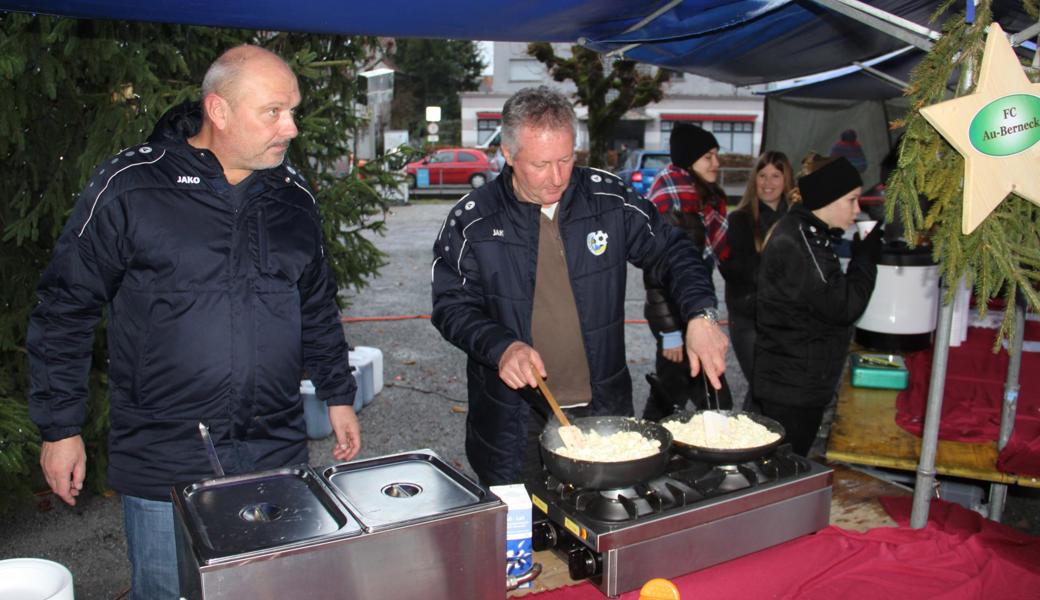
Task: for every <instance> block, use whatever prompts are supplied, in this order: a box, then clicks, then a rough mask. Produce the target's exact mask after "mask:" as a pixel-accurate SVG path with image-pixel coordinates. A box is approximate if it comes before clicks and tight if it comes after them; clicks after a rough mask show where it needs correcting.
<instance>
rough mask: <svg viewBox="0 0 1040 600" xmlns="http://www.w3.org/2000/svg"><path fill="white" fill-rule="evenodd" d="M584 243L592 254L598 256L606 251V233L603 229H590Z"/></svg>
mask: <svg viewBox="0 0 1040 600" xmlns="http://www.w3.org/2000/svg"><path fill="white" fill-rule="evenodd" d="M585 245H587V246H588V247H589V252H591V253H592V255H593V256H599V255H600V254H603V253H604V252H606V251H607V234H606V233H605V232H603V231H591V232H589V235H587V236H586V237H585Z"/></svg>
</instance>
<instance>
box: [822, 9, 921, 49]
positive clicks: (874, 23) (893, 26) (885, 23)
mask: <svg viewBox="0 0 1040 600" xmlns="http://www.w3.org/2000/svg"><path fill="white" fill-rule="evenodd" d="M812 1H813V2H815V3H816V4H819V5H820V6H823V7H824V8H827V9H829V10H832V11H834V12H836V13H838V14H841V15H844V16H846V17H848V18H850V19H853V20H854V21H857V22H859V23H863V24H864V25H866V26H868V27H873V28H874V29H877V30H878V31H880V32H882V33H886V34H888V35H890V36H892V37H894V38H896V39H899V40H902V41H904V42H906V43H907V44H912V45H914V46H917V47H918V48H920V49H921V50H924V51H925V52H927V51H929V50H931V49H932V46H933V45H934V41H935V40H937V39H939V32H937V31H934V30H932V29H929V28H927V27H924V26H922V25H918V24H917V23H914V22H913V21H911V20H910V19H904V18H903V17H900V16H897V15H894V14H892V13H890V12H886V11H884V10H881V9H880V8H876V7H874V6H871V5H869V4H867V3H866V2H860V1H859V0H812Z"/></svg>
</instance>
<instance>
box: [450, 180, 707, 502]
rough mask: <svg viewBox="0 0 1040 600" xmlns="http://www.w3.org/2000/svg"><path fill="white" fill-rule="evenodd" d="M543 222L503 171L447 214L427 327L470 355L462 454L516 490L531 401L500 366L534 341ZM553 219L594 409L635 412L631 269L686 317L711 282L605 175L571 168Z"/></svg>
mask: <svg viewBox="0 0 1040 600" xmlns="http://www.w3.org/2000/svg"><path fill="white" fill-rule="evenodd" d="M539 214H540V211H539V207H538V206H537V205H535V204H530V203H526V202H522V201H520V200H519V199H517V197H516V195H515V193H514V191H513V187H512V170H511V169H510V168H509V167H506V169H505V170H504V171H503V173H502V175H501V176H499V177H498V178H497V179H495V180H494V181H493V182H492V183H490V184H488V185H486V186H484V187H482V188H480V189H478V190H476V191H475V192H473V193H471V194H469V195H468V196H466V197H465V198H463V199H462V200H460V201H459V202H458V204H456V205H455V206H454V207H453V208H452V209H451V211H450V213H449V214H448V217H447V219H445V222H444V225H443V226H442V227H441V231H440V233H439V234H438V236H437V242H436V244H435V246H434V261H433V267H432V269H433V324H434V325H435V326H436V327H437V329H438V330H439V331H440V332H441V334H442V335H443V336H444V337H445V339H447V340H448V341H450V342H451V343H452V344H455V345H456V346H458V347H459V348H461V349H462V350H463V351H465V352H466V354H467V355H468V357H469V360H468V363H467V369H466V373H467V377H468V382H467V385H468V392H469V412H468V414H467V428H466V454H467V457H468V458H469V461H470V464H471V465H472V467H473V469H474V470H475V471H476V472H477V473H478V474H479V475H480V476H481V478H482V479H484V480H485V481H486V482H487V483H493V484H497V483H513V482H516V481H517V479H518V477H519V472H520V467H521V465H522V463H523V459H524V457H523V452H524V446H525V439H526V433H527V422H528V404H527V402H526V401H525V399H524V398H522V397H521V395H520V394H519V393H517V392H515V391H513V390H511V389H509V387H507V386H506V385H505V383H503V382H502V380H501V379H499V377H498V362H499V359H500V358H501V357H502V354H503V353H504V352H505V349H506V347H508V346H509V345H510V344H512V343H513V342H515V341H522V342H524V343H526V344H531V313H532V310H533V306H534V283H535V271H536V269H537V264H538V235H539V218H540V217H539ZM556 218H557V219H559V227H560V236H561V238H562V240H563V244H564V247H565V254H566V259H567V267H568V270H569V274H570V278H571V283H572V290H573V292H574V301H575V303H576V304H577V308H578V316H579V320H580V325H581V331H582V335H583V338H584V343H585V351H586V354H587V358H588V363H589V374H590V379H591V384H592V402H591V404H590V411H591V413H593V414H613V415H631V414H632V412H633V408H632V380H631V376H630V375H629V372H628V367H627V364H626V360H625V350H624V338H625V331H624V308H625V278H626V270H627V263H629V262H631V263H632V264H634V265H636V266H638V267H642V268H645V269H653V270H655V272H657V273H658V274H659V276H660V277H661V278H664V279H666V280H667V281H669V283H670V290H671V293H672V295H673V297H674V298H676V299H677V305H678V307H679V310H680V311H681V314H682V315H684V317H685V318H690V317H692V315H693V314H694V313H695V312H696V311H698V310H700V309H702V308H705V307H708V306H714V305H715V292H714V287H713V285H712V282H711V278H710V275H709V273H708V271H707V269H706V268H705V267H704V263H703V262H702V261H701V259H700V257H699V254H698V252H697V250H696V249H695V248H694V247H693V245H692V244H690V243H689V242H688V241H686V239H685V237H684V236H683V234H682V232H680V231H679V230H677V229H674V228H672V227H669V226H668V225H666V224H665V223H664V222H663V221H662V219H661V218H660V216H659V215H658V213H657V210H656V209H654V207H653V206H652V205H651V204H650V203H649V202H647V201H646V200H645V199H643V198H641V197H640V196H639V195H638V194H636V193H635V192H633V191H632V190H631V189H629V188H626V187H625V185H624V183H623V182H622V181H621V180H620V179H619V178H617V177H615V176H614V175H612V174H610V173H606V172H604V171H597V170H593V169H588V168H583V167H575V168H574V171H573V172H572V175H571V180H570V184H569V186H568V188H567V190H566V192H565V193H564V196H563V198H562V200H561V201H560V208H559V210H558V213H557V216H556ZM666 273H668V274H670V275H668V276H666V275H665V274H666Z"/></svg>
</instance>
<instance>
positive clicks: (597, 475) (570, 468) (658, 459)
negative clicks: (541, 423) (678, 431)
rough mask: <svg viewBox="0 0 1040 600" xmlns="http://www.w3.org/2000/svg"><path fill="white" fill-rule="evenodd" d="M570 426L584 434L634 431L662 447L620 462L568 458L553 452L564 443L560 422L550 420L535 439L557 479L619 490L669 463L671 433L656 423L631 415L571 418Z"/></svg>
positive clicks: (580, 485) (591, 486) (651, 474)
mask: <svg viewBox="0 0 1040 600" xmlns="http://www.w3.org/2000/svg"><path fill="white" fill-rule="evenodd" d="M571 425H574V426H575V427H577V428H579V429H581V430H582V432H583V433H586V434H587V433H589V432H591V431H595V432H596V433H598V434H600V435H604V436H605V435H611V434H614V433H617V432H619V431H636V432H638V433H639V434H641V435H642V436H644V437H646V438H649V439H651V440H657V441H659V442H661V448H660V451H659V452H658V453H657V454H654V455H652V456H646V457H643V458H637V459H635V460H625V461H620V462H593V461H586V460H576V459H573V458H567V457H566V456H562V455H560V454H556V452H555V450H556V448H559V447H561V446H563V445H564V444H563V440H561V439H560V433H559V427H560V423H559V421H557V420H556V419H552V420H550V421H549V423H548V424H547V425H546V426H545V429H543V430H542V435H541V436H540V437H539V438H538V440H539V443H540V444H541V450H542V462H544V463H545V467H546V468H547V469H549V472H550V473H552V474H553V475H554V476H555V477H556V478H557V479H559V480H560V481H565V482H567V483H571V484H573V485H575V486H578V487H583V488H588V489H594V490H610V489H618V488H625V487H629V486H632V485H635V484H637V483H642V482H644V481H648V480H650V479H653V478H654V477H657V476H658V475H660V474H661V473H664V471H665V469H666V468H667V466H668V459H669V458H670V457H671V453H670V452H669V447H670V446H671V445H672V434H671V433H669V432H668V430H667V429H665V428H664V427H662V426H661V425H659V424H657V423H653V422H651V421H643V420H641V419H635V418H632V417H581V418H578V419H572V420H571Z"/></svg>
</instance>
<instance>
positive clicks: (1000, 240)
mask: <svg viewBox="0 0 1040 600" xmlns="http://www.w3.org/2000/svg"><path fill="white" fill-rule="evenodd" d="M952 4H953V3H952V1H947V2H944V3H943V5H942V6H940V7H939V8H938V9H937V10H936V12H935V16H936V18H938V16H939V15H941V14H943V13H944V12H945V11H946V10H947V9H948V8H949V7H950V6H951V5H952ZM1024 6H1025V7H1026V9H1027V11H1028V12H1029V14H1030V15H1031V16H1032V17H1033V18H1034V19H1036V17H1037V12H1036V5H1035V4H1030V3H1025V4H1024ZM991 7H992V2H991V0H983V1H982V2H980V3H979V4H978V5H977V6H976V9H975V21H974V22H973V23H970V24H969V23H965V20H964V15H963V14H959V15H955V16H951V17H950V18H948V19H947V20H946V21H945V23H944V25H943V29H942V34H943V35H942V37H941V38H939V40H938V41H937V42H936V43H935V46H934V47H933V48H932V50H931V51H930V52H929V53H928V54H927V55H926V56H925V57H924V59H923V60H922V61H921V62H920V63H919V64H918V66H917V67H916V68H915V69H914V71H913V73H912V74H911V79H910V88H909V91H908V95H909V96H910V99H911V110H910V113H909V115H908V116H907V117H906V119H905V120H904V121H902V122H897V123H894V126H895V127H899V126H905V127H906V133H905V134H904V136H903V141H902V142H901V144H900V147H899V163H898V168H897V169H896V170H895V171H894V172H893V173H892V175H891V176H890V177H889V180H888V185H887V188H886V198H887V207H886V211H887V214H888V218H889V219H890V220H891V219H892V217H893V216H894V214H895V213H896V212H897V211H898V213H899V215H900V217H901V218H902V220H903V222H904V223H905V224H906V237H907V239H908V240H910V241H911V242H914V241H917V239H918V238H919V237H920V236H927V237H928V238H929V239H930V240H931V243H932V255H933V256H934V258H935V260H936V261H937V262H938V263H939V265H940V270H941V273H942V276H943V278H944V280H945V281H946V282H947V283H949V284H950V285H949V295H948V297H946V298H943V301H944V302H947V301H951V299H952V293H953V291H954V287H955V282H957V281H958V280H959V279H960V278H961V277H962V276H965V275H967V276H968V278H969V279H970V280H971V281H972V282H973V285H974V292H975V296H976V299H977V300H978V302H979V306H980V307H982V309H983V310H985V306H986V302H987V301H988V300H989V299H992V298H997V297H1002V298H1003V299H1004V300H1005V315H1004V316H1005V318H1004V322H1003V324H1002V325H1001V329H1000V331H999V333H998V336H997V342H996V343H998V344H999V342H1000V339H1003V338H1006V337H1007V336H1008V335H1009V333H1010V327H1011V325H1012V323H1013V318H1012V316H1013V311H1014V305H1015V301H1014V300H1015V296H1016V294H1017V293H1019V292H1020V293H1021V294H1022V295H1023V296H1024V297H1025V298H1026V300H1027V302H1028V304H1029V305H1030V306H1031V307H1032V309H1033V310H1037V309H1040V296H1038V295H1037V292H1036V289H1035V285H1036V283H1037V281H1038V280H1040V235H1037V230H1036V227H1037V222H1038V220H1040V206H1037V205H1035V204H1033V203H1032V202H1029V201H1027V200H1025V199H1024V198H1021V197H1019V196H1016V195H1011V196H1010V197H1008V198H1007V199H1005V200H1004V202H1002V203H1001V204H1000V205H999V206H998V207H997V208H996V209H995V210H994V211H993V212H992V214H990V215H989V216H988V217H987V218H986V220H984V221H983V222H982V223H981V224H980V225H979V226H978V227H977V228H976V229H975V230H974V231H973V232H972V233H971V234H969V235H963V234H962V233H961V214H962V208H963V200H964V199H963V195H962V193H963V183H964V182H963V179H964V158H963V157H962V156H961V155H960V153H958V152H957V151H956V150H955V149H954V148H953V147H952V146H950V144H949V143H948V142H947V141H946V140H945V138H943V137H942V136H941V135H940V134H939V133H938V132H937V131H936V130H935V129H934V128H932V126H931V125H930V124H928V122H927V121H926V120H925V119H924V117H923V116H921V113H920V109H921V108H923V107H926V106H930V105H932V104H936V103H939V102H942V101H943V100H947V99H949V98H948V87H947V86H948V82H949V81H950V80H951V78H952V77H953V76H954V75H958V74H959V76H960V77H962V78H963V77H968V78H970V79H969V81H967V82H966V84H967V85H965V86H964V87H965V88H966V89H967V91H968V92H971V91H973V90H974V87H975V83H976V82H977V80H978V75H979V74H978V69H979V65H981V63H982V55H983V50H984V48H985V44H986V27H988V26H989V24H990V23H991V22H992V20H993V14H992V11H991ZM1027 73H1029V76H1030V78H1031V79H1032V80H1033V81H1036V79H1037V73H1036V70H1035V69H1027ZM965 127H967V123H965ZM921 199H925V200H927V202H926V203H924V204H926V205H929V204H930V207H929V208H928V210H927V212H924V210H922V202H921Z"/></svg>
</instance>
